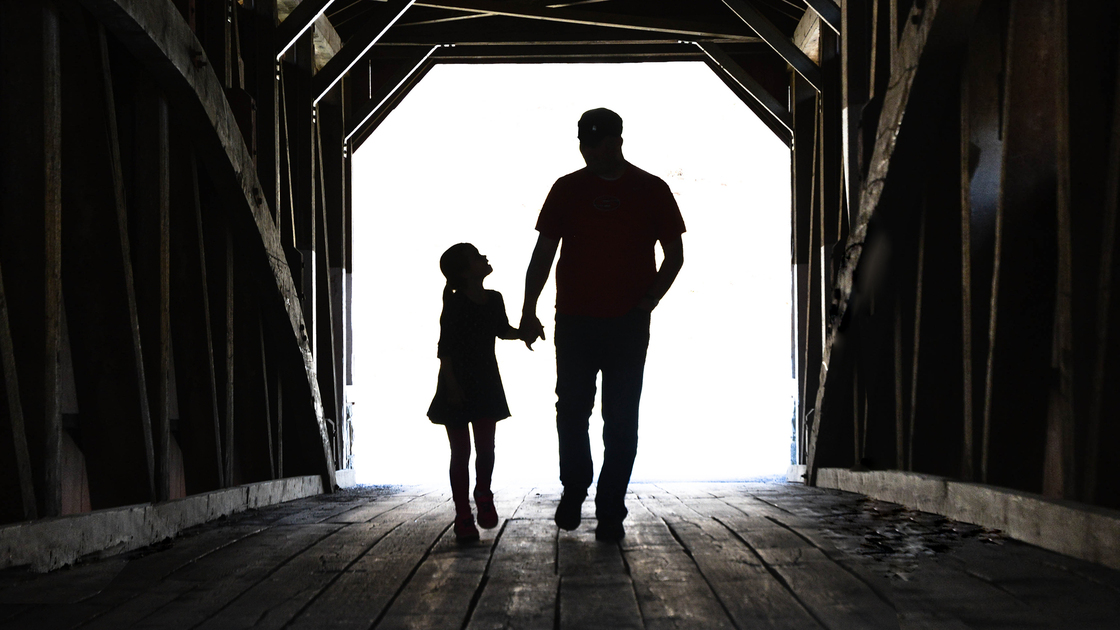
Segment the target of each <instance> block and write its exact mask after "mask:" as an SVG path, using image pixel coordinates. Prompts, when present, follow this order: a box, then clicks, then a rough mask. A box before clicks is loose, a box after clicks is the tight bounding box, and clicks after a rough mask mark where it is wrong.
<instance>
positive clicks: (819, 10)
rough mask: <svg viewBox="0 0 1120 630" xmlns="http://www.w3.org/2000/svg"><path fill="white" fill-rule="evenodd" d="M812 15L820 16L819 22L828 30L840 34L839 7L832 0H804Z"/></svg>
mask: <svg viewBox="0 0 1120 630" xmlns="http://www.w3.org/2000/svg"><path fill="white" fill-rule="evenodd" d="M805 1H806V2H807V3H808V4H809V8H811V9H812V10H813V12H814V13H816V14H817V15H819V16H821V20H822V21H824V23H825V24H827V25H828V27H829V28H831V29H832V30H834V31H836V32H837V33H839V32H840V7H838V6H836V3H835V2H833V1H832V0H805Z"/></svg>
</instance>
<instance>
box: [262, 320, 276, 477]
mask: <svg viewBox="0 0 1120 630" xmlns="http://www.w3.org/2000/svg"><path fill="white" fill-rule="evenodd" d="M257 330H259V331H260V343H261V380H260V384H261V389H262V391H263V392H264V401H263V402H264V421H265V436H266V437H267V438H268V470H269V472H270V473H271V474H272V478H273V479H279V478H280V476H279V474H278V473H277V471H276V451H275V449H274V447H273V443H274V442H275V440H273V438H272V398H271V397H270V396H269V393H268V378H269V369H268V344H267V343H265V339H264V317H262V316H261V314H260V312H258V313H257Z"/></svg>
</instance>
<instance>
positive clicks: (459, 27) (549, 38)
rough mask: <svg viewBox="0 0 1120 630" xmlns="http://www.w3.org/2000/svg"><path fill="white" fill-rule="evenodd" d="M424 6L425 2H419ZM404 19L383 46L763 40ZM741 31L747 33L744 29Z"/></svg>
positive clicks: (481, 18)
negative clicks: (412, 21)
mask: <svg viewBox="0 0 1120 630" xmlns="http://www.w3.org/2000/svg"><path fill="white" fill-rule="evenodd" d="M418 1H419V2H425V1H427V0H418ZM408 17H410V16H407V17H406V18H405V19H402V20H401V21H400V22H398V23H397V25H396V27H394V28H393V30H392V31H390V32H389V33H387V34H386V35H385V37H383V38H381V41H379V42H378V46H381V45H383V44H402V43H408V44H427V45H429V46H432V45H435V44H455V45H456V46H465V45H468V44H474V45H479V46H484V45H492V44H526V45H530V44H534V43H540V44H546V45H547V44H559V43H564V42H582V43H588V44H606V43H659V44H666V43H668V44H677V43H679V42H680V41H682V40H688V41H692V40H697V39H700V40H702V41H716V42H726V43H729V44H746V43H757V44H763V42H762V40H761V39H759V38H757V37H755V36H754V34H753V33H751V34H750V35H739V36H736V37H734V38H708V37H704V38H697V37H693V36H691V35H690V36H687V37H683V36H682V35H681V34H680V33H662V32H651V31H648V30H636V29H630V28H625V29H624V28H615V27H613V26H603V25H587V24H572V23H563V22H551V21H545V20H538V19H523V18H517V17H510V16H504V15H502V16H495V15H486V14H482V13H472V14H459V17H460V18H462V17H472V18H476V19H472V20H462V19H459V20H456V21H451V22H448V21H441V22H431V21H428V22H427V23H425V24H422V25H418V24H416V23H410V22H407V20H408ZM743 31H744V32H746V31H747V29H746V28H745V27H744V28H743Z"/></svg>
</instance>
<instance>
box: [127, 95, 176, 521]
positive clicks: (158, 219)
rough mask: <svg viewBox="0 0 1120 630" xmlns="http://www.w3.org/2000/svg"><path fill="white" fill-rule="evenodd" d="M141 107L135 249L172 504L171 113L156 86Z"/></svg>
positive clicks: (163, 470)
mask: <svg viewBox="0 0 1120 630" xmlns="http://www.w3.org/2000/svg"><path fill="white" fill-rule="evenodd" d="M135 102H136V118H137V120H136V125H137V133H136V136H135V138H134V140H135V142H136V149H135V156H136V159H135V165H134V169H133V183H132V186H131V188H132V191H133V195H134V199H135V201H136V207H135V209H134V216H135V217H136V218H135V225H136V231H135V233H134V239H133V246H132V249H133V252H134V258H135V260H136V263H137V264H136V267H135V269H136V277H135V279H136V303H137V310H138V315H139V317H140V333H141V347H142V348H143V351H144V373H145V377H146V378H145V382H146V384H147V389H148V391H147V396H148V409H149V411H150V413H151V422H152V437H153V444H154V451H155V492H154V499H155V500H158V501H166V500H167V499H168V498H170V496H171V485H170V484H171V477H170V469H169V466H168V459H169V458H170V456H171V450H170V449H171V419H170V418H171V416H170V413H171V399H170V372H171V363H170V349H171V329H170V305H171V300H170V241H171V237H170V218H169V217H170V215H169V204H170V198H169V190H168V187H169V175H168V169H169V166H168V160H169V156H168V142H169V141H168V112H167V101H166V100H165V99H164V97H163V95H162V94H160V93H159V92H158V91H157V89H156V88H155V87H154V86H152V85H150V84H146V83H141V84H140V85H139V90H138V94H137V98H136V101H135Z"/></svg>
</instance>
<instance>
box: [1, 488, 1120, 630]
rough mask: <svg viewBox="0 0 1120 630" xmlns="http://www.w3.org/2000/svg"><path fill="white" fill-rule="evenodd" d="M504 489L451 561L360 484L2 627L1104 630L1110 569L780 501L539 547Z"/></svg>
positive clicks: (406, 499)
mask: <svg viewBox="0 0 1120 630" xmlns="http://www.w3.org/2000/svg"><path fill="white" fill-rule="evenodd" d="M558 500H559V488H557V487H546V488H523V489H512V488H507V489H502V490H500V491H499V492H498V493H497V495H496V502H497V506H498V510H499V513H500V514H501V515H502V516H503V517H504V518H503V520H502V522H501V523H500V525H499V527H498V528H497V529H495V530H490V531H485V530H484V531H483V536H482V540H481V541H480V542H478V543H476V544H471V545H458V544H456V543H455V539H454V535H453V534H452V533H451V532H450V526H451V520H452V515H453V509H452V506H451V503H450V497H449V495H448V492H447V491H446V490H444V489H442V488H419V487H403V488H402V487H395V488H389V487H359V488H355V489H351V490H347V491H343V492H340V493H337V494H333V495H324V496H319V497H312V498H309V499H304V500H300V501H293V502H290V503H286V504H282V505H278V506H273V507H270V508H266V509H262V510H257V511H254V512H250V513H246V514H242V515H239V516H237V517H235V518H231V519H226V520H225V521H223V522H219V523H213V524H210V525H207V526H203V527H200V528H196V529H195V530H192V531H190V532H188V533H186V534H184V535H183V536H180V537H179V538H177V539H175V540H174V541H171V542H168V543H165V544H163V545H158V546H156V547H153V548H149V549H145V550H142V551H140V552H135V553H130V554H127V555H123V556H113V557H108V558H105V559H102V560H96V559H91V560H89V561H87V562H84V563H81V564H79V565H78V566H75V567H72V568H69V569H63V570H60V571H56V572H53V573H49V574H45V575H37V574H32V573H29V572H27V571H24V570H18V569H13V570H8V571H3V572H0V628H21V629H24V628H26V629H32V628H34V629H43V630H47V629H54V628H58V629H62V628H91V629H92V628H98V629H100V628H105V629H117V628H206V629H225V628H355V629H359V628H360V629H362V630H365V629H367V628H377V629H379V630H380V629H390V628H392V629H397V628H433V629H440V630H443V629H454V630H459V629H466V630H498V629H504V628H530V629H543V630H551V629H556V628H559V629H563V630H569V629H570V630H577V629H579V630H588V629H596V628H604V629H608V628H609V629H612V630H614V629H626V628H651V629H663V628H664V629H677V628H696V629H704V630H713V629H717V630H718V629H735V628H738V629H747V628H789V629H798V630H801V629H813V628H828V629H830V630H831V629H837V630H839V629H847V628H853V629H861V630H862V629H872V630H875V629H879V628H900V629H927V628H945V629H961V628H979V629H996V628H1000V629H1012V628H1015V629H1034V628H1077V629H1092V628H1120V572H1117V571H1112V570H1109V569H1105V568H1103V567H1100V566H1097V565H1093V564H1089V563H1086V562H1081V561H1078V560H1074V559H1071V558H1067V557H1064V556H1060V555H1057V554H1054V553H1051V552H1048V551H1044V550H1041V549H1038V548H1035V547H1031V546H1028V545H1024V544H1021V543H1017V542H1015V541H1011V540H1006V539H1004V538H1002V537H1001V536H1000V534H999V533H998V532H991V531H986V530H983V529H981V528H978V527H974V526H970V525H965V524H961V523H955V522H952V521H948V520H945V519H943V518H940V517H938V516H934V515H930V514H923V513H920V512H913V511H909V510H905V509H903V508H900V507H899V506H895V505H892V504H888V503H881V502H877V501H871V500H868V499H866V498H864V497H861V496H859V495H854V494H848V493H843V492H837V491H830V490H820V489H816V488H806V487H804V486H800V485H795V484H777V483H775V484H761V483H759V484H658V485H649V484H646V485H643V484H636V485H632V486H631V493H630V495H629V496H628V506H629V508H630V517H629V518H628V519H627V521H626V527H627V530H626V531H627V534H626V537H625V538H624V539H623V540H622V542H621V543H619V544H604V543H598V542H596V541H595V537H594V533H593V529H594V525H595V522H594V518H593V515H594V504H593V503H592V501H591V500H588V502H587V503H585V505H584V524H583V526H581V527H580V528H579V529H578V530H576V531H574V532H562V531H558V530H557V529H556V527H555V525H554V524H553V523H552V513H553V510H555V508H556V504H557V502H558Z"/></svg>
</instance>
